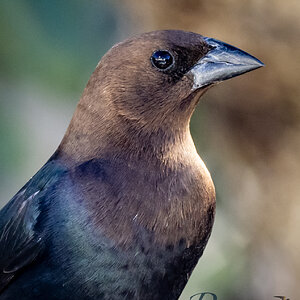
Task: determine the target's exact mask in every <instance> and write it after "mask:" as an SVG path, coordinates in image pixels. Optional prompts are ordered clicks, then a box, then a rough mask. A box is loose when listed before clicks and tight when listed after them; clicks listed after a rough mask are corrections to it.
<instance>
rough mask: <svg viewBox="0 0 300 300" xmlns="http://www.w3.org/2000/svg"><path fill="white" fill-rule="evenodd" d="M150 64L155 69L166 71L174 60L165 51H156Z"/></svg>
mask: <svg viewBox="0 0 300 300" xmlns="http://www.w3.org/2000/svg"><path fill="white" fill-rule="evenodd" d="M151 62H152V64H153V65H154V66H155V67H156V68H158V69H160V70H166V69H167V68H169V67H170V66H172V65H173V62H174V59H173V56H172V55H171V53H170V52H168V51H166V50H158V51H155V52H154V53H153V54H152V56H151Z"/></svg>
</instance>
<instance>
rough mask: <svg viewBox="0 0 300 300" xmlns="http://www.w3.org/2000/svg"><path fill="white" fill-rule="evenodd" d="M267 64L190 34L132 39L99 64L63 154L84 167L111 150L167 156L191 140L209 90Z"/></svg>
mask: <svg viewBox="0 0 300 300" xmlns="http://www.w3.org/2000/svg"><path fill="white" fill-rule="evenodd" d="M262 65H263V64H262V63H261V62H260V61H258V60H257V59H255V58H254V57H252V56H251V55H249V54H247V53H245V52H243V51H241V50H239V49H237V48H235V47H232V46H230V45H227V44H225V43H222V42H220V41H217V40H214V39H209V38H205V37H203V36H201V35H199V34H195V33H191V32H184V31H175V30H166V31H155V32H150V33H145V34H142V35H140V36H137V37H134V38H131V39H128V40H126V41H124V42H122V43H119V44H117V45H115V46H114V47H112V48H111V49H110V50H109V51H108V53H107V54H106V55H105V56H104V57H103V58H102V59H101V61H100V62H99V64H98V65H97V67H96V70H95V71H94V73H93V75H92V76H91V78H90V80H89V82H88V84H87V87H86V89H85V91H84V93H83V95H82V98H81V100H80V102H79V104H78V107H77V110H76V112H75V114H74V117H73V119H72V121H71V124H70V126H69V128H68V131H67V133H66V135H65V137H64V139H63V142H62V144H61V145H60V148H59V150H60V152H61V153H63V154H64V155H66V157H69V158H71V159H72V160H75V161H77V162H78V161H83V160H85V159H88V158H92V157H97V156H98V155H100V154H103V153H104V152H107V151H109V152H111V151H116V152H124V151H126V150H127V152H128V153H131V155H132V154H134V153H139V152H140V151H141V149H143V150H142V151H144V152H151V155H152V154H153V153H155V152H156V153H158V152H161V151H164V149H167V148H170V147H171V145H173V146H174V144H176V143H177V142H179V143H180V142H182V141H186V139H189V120H190V117H191V115H192V113H193V111H194V108H195V106H196V104H197V102H198V100H199V98H200V97H201V95H202V94H203V93H204V92H205V91H206V90H207V88H208V87H209V86H211V85H212V84H214V83H216V82H219V81H222V80H225V79H228V78H231V77H234V76H237V75H240V74H242V73H245V72H248V71H250V70H253V69H256V68H259V67H261V66H262ZM189 140H190V139H189ZM145 147H146V148H147V149H145Z"/></svg>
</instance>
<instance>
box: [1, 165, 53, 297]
mask: <svg viewBox="0 0 300 300" xmlns="http://www.w3.org/2000/svg"><path fill="white" fill-rule="evenodd" d="M56 175H57V172H56V171H55V169H54V168H53V164H51V163H50V164H48V165H47V164H46V165H45V166H44V167H43V168H42V169H41V170H40V171H39V172H38V173H37V174H36V175H35V176H34V177H33V178H32V179H31V180H30V181H29V182H28V183H27V184H26V185H25V186H24V187H23V188H22V189H21V190H20V191H19V192H18V193H17V194H16V195H15V196H14V197H13V198H12V199H11V200H10V202H9V203H8V204H7V205H6V206H5V207H4V208H3V209H2V210H1V211H0V293H1V291H2V290H3V289H4V288H5V287H6V286H7V285H8V284H9V282H10V281H11V280H12V279H13V278H14V277H15V276H16V275H17V273H18V272H19V271H20V270H21V269H23V268H24V267H25V266H28V265H29V264H31V263H32V262H33V261H34V260H35V259H36V258H37V257H38V256H39V254H40V253H41V252H42V250H43V246H44V236H43V233H42V232H41V231H40V230H37V228H36V227H37V226H36V225H37V223H38V218H39V216H40V215H41V214H42V211H43V209H42V207H44V206H45V203H44V202H45V200H47V199H45V198H47V197H45V195H46V190H47V189H48V188H49V185H52V184H53V179H54V178H55V177H57V176H56ZM42 200H43V201H42Z"/></svg>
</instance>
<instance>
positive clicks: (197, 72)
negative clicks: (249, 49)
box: [187, 37, 264, 90]
mask: <svg viewBox="0 0 300 300" xmlns="http://www.w3.org/2000/svg"><path fill="white" fill-rule="evenodd" d="M204 40H205V42H206V43H207V44H209V45H210V46H211V47H212V49H211V50H210V51H209V52H208V53H207V54H206V55H205V56H203V57H202V58H201V59H200V60H199V61H198V62H197V63H196V64H195V65H194V67H193V68H192V69H191V70H189V72H188V73H187V75H189V76H192V78H193V82H194V85H193V90H196V89H199V88H201V87H205V86H208V85H210V84H213V83H217V82H220V81H223V80H226V79H229V78H232V77H235V76H238V75H241V74H244V73H246V72H249V71H252V70H255V69H257V68H260V67H263V66H264V64H263V63H262V62H261V61H260V60H258V59H257V58H255V57H254V56H252V55H250V54H248V53H246V52H245V51H243V50H240V49H238V48H236V47H234V46H231V45H229V44H226V43H223V42H221V41H218V40H215V39H212V38H206V37H204Z"/></svg>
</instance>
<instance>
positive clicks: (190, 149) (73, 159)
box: [57, 101, 197, 165]
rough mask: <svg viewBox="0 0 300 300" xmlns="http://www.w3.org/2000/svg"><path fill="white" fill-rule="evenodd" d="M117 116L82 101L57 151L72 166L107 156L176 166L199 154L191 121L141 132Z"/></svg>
mask: <svg viewBox="0 0 300 300" xmlns="http://www.w3.org/2000/svg"><path fill="white" fill-rule="evenodd" d="M99 111H100V112H101V113H99ZM113 113H114V112H113V111H112V110H111V109H110V107H108V106H106V105H103V107H102V108H101V110H99V109H95V108H94V107H92V106H89V105H88V104H86V103H85V102H84V101H80V102H79V104H78V107H77V109H76V111H75V114H74V116H73V119H72V121H71V123H70V125H69V127H68V129H67V132H66V134H65V136H64V138H63V140H62V142H61V144H60V146H59V148H58V150H57V154H58V155H59V157H60V158H61V159H63V160H64V161H65V162H67V163H68V164H72V165H73V164H78V163H82V162H83V161H87V160H90V159H93V158H103V157H111V158H113V157H116V158H118V159H124V160H137V159H143V160H148V161H149V163H159V164H165V165H176V164H177V163H178V162H181V161H182V160H184V157H186V156H189V157H190V156H191V154H193V155H197V152H196V149H195V146H194V143H193V140H192V137H191V135H190V130H189V120H187V122H184V123H183V124H182V125H181V126H179V127H178V128H173V127H172V126H169V127H168V126H163V127H161V128H156V129H155V130H153V131H151V130H150V129H149V130H145V129H144V130H139V129H137V128H135V127H134V126H132V124H130V122H128V120H124V119H123V118H122V117H118V116H116V115H112V114H113Z"/></svg>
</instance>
